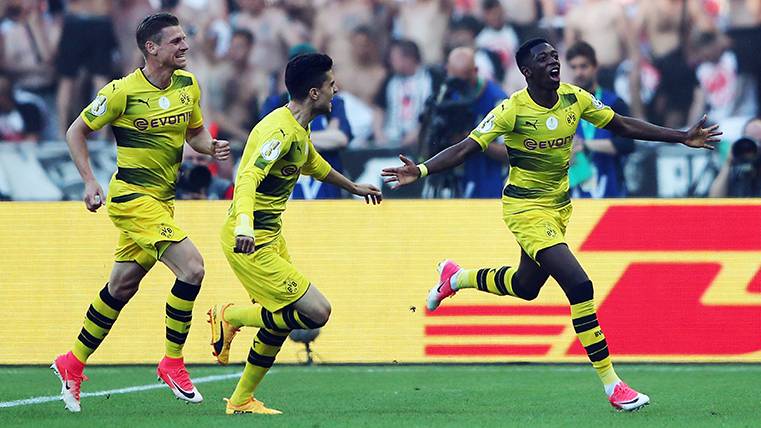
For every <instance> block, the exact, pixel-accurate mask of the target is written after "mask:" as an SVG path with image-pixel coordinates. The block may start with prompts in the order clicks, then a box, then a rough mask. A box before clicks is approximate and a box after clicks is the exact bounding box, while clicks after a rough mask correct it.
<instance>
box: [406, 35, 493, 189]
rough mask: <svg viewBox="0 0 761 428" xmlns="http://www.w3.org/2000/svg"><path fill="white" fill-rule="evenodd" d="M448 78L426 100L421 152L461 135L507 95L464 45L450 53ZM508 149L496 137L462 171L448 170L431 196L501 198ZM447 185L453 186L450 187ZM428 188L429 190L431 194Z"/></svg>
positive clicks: (445, 144)
mask: <svg viewBox="0 0 761 428" xmlns="http://www.w3.org/2000/svg"><path fill="white" fill-rule="evenodd" d="M446 71H447V78H446V81H445V82H444V83H443V84H442V85H441V87H440V88H439V90H438V91H436V92H435V93H434V95H433V96H432V97H431V98H430V99H429V100H428V102H427V103H426V111H425V113H424V115H423V132H422V138H421V139H420V142H421V144H422V147H421V148H420V149H421V150H420V152H421V153H422V154H424V155H428V156H433V155H435V154H436V153H438V152H440V151H442V150H444V149H446V148H447V147H449V146H450V145H452V144H454V143H456V142H458V141H460V140H461V139H462V138H463V136H465V135H467V133H468V132H469V131H470V130H471V129H473V128H474V127H475V126H476V125H477V124H478V123H479V122H480V121H481V120H483V118H484V117H485V116H486V114H488V113H489V111H491V109H493V108H494V106H496V105H497V104H499V103H500V102H501V101H502V100H504V99H505V98H507V95H506V94H505V92H504V91H503V90H502V88H500V87H499V85H497V84H496V83H494V82H493V81H491V80H485V79H481V78H479V77H478V69H477V67H476V63H475V52H474V51H473V49H471V48H467V47H460V48H455V49H453V50H452V52H450V54H449V57H448V58H447V65H446ZM506 163H507V151H506V149H505V147H504V145H503V144H501V143H500V142H494V143H492V144H491V145H490V146H489V148H488V150H487V151H486V153H485V155H484V154H481V153H479V154H476V155H474V156H471V157H470V158H468V159H467V160H466V161H465V164H464V171H463V174H462V177H455V176H452V175H449V176H447V175H442V176H441V179H440V180H439V181H438V182H433V181H432V182H431V185H432V186H433V187H434V188H433V189H431V190H430V191H424V195H425V196H454V197H465V198H499V197H501V195H502V186H501V185H502V183H503V182H504V179H505V165H506ZM443 189H448V191H446V192H445V191H444V190H443ZM426 194H427V195H426Z"/></svg>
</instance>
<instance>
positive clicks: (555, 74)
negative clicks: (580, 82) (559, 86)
mask: <svg viewBox="0 0 761 428" xmlns="http://www.w3.org/2000/svg"><path fill="white" fill-rule="evenodd" d="M549 75H550V79H552V80H555V81H559V80H560V66H557V65H556V66H553V67H551V68H550V70H549Z"/></svg>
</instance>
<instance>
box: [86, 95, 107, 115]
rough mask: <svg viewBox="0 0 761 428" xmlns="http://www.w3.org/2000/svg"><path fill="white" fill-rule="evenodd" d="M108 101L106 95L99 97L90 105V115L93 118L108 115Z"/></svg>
mask: <svg viewBox="0 0 761 428" xmlns="http://www.w3.org/2000/svg"><path fill="white" fill-rule="evenodd" d="M107 106H108V99H107V98H106V97H105V96H104V95H98V96H97V97H95V99H94V100H93V102H92V104H90V113H91V114H92V115H93V116H103V115H104V114H105V113H106V107H107Z"/></svg>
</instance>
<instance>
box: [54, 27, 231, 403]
mask: <svg viewBox="0 0 761 428" xmlns="http://www.w3.org/2000/svg"><path fill="white" fill-rule="evenodd" d="M136 38H137V44H138V47H139V48H140V50H141V51H142V52H143V55H144V56H145V67H143V68H140V69H137V70H135V71H134V72H133V73H131V74H129V75H127V76H125V77H123V78H121V79H118V80H114V81H112V82H110V83H108V84H107V85H106V86H105V87H104V88H103V89H101V90H100V92H99V93H98V96H97V97H96V98H95V100H94V101H93V102H92V103H91V104H90V105H89V106H88V107H86V108H85V110H84V111H82V114H81V115H80V116H79V117H78V118H77V119H76V120H75V121H74V123H72V125H71V126H70V127H69V130H68V131H67V133H66V142H67V143H68V145H69V150H70V152H71V156H72V158H73V159H74V162H75V164H76V165H77V169H78V170H79V173H80V175H81V176H82V179H83V180H84V182H85V196H84V201H85V205H86V206H87V209H88V210H90V211H92V212H95V211H97V210H98V208H100V207H101V205H103V203H104V202H105V204H106V206H107V208H108V215H109V217H110V218H111V221H112V222H113V223H114V225H115V226H116V228H117V229H118V230H119V243H118V247H117V248H116V251H115V263H114V266H113V268H112V270H111V276H110V278H109V280H108V282H107V283H106V285H105V287H103V289H102V290H100V292H99V293H98V294H97V295H96V296H95V299H94V300H93V302H92V304H91V305H90V307H89V308H88V309H87V313H86V314H85V320H84V325H83V327H82V330H81V331H80V333H79V336H78V337H77V339H76V341H75V342H74V346H73V348H72V349H71V350H70V351H69V352H68V353H66V354H64V355H60V356H58V357H57V358H56V359H55V361H54V362H53V365H52V366H51V368H52V369H53V370H54V372H55V373H56V375H58V377H59V378H60V380H61V382H62V384H63V385H62V388H61V395H62V397H63V401H64V403H65V404H66V408H67V409H68V410H70V411H72V412H79V411H80V402H79V396H80V387H81V384H82V381H83V380H86V379H87V378H86V377H85V376H84V374H83V370H84V367H85V364H86V363H87V359H88V357H89V356H90V355H91V354H92V353H93V352H95V350H96V349H97V348H98V346H99V345H100V344H101V343H102V342H103V339H105V338H106V335H107V334H108V332H109V331H110V330H111V327H112V326H113V325H114V322H116V318H117V317H118V316H119V312H120V311H121V310H122V308H123V307H124V305H125V304H126V303H127V302H128V301H129V300H130V298H132V296H133V295H134V294H135V293H136V292H137V289H138V286H139V285H140V281H141V280H142V279H143V277H145V275H146V273H148V271H149V270H150V269H151V268H152V267H153V265H154V264H155V263H156V261H157V260H160V261H161V262H162V263H164V264H165V265H166V266H167V267H168V268H169V269H170V270H171V271H172V272H173V273H174V274H175V275H176V277H177V279H176V281H175V282H174V286H173V287H172V289H171V292H170V293H169V296H168V297H167V301H166V338H165V347H166V354H165V356H164V358H163V359H162V360H161V361H160V362H159V364H158V368H157V374H158V376H159V378H160V379H161V380H163V381H164V382H165V383H166V384H167V385H168V386H169V388H170V389H171V390H172V392H173V393H174V395H175V396H176V397H177V398H178V399H181V400H185V401H188V402H191V403H200V402H201V401H202V400H203V397H202V396H201V394H200V393H199V392H198V390H197V389H196V388H195V387H194V386H193V383H192V381H191V380H190V377H189V375H188V372H187V370H186V369H185V364H184V362H183V357H182V348H183V346H184V344H185V339H186V338H187V336H188V331H189V329H190V322H191V317H192V310H193V302H194V301H195V299H196V296H197V295H198V292H199V290H200V288H201V281H202V280H203V277H204V268H203V259H202V258H201V254H200V253H199V252H198V249H196V247H195V246H194V245H193V243H192V242H191V241H190V239H188V237H187V235H186V234H185V232H183V230H182V229H181V228H180V227H179V226H178V225H177V224H176V223H175V221H174V196H175V182H176V181H177V171H178V169H179V167H180V162H181V160H182V148H183V145H184V144H185V141H187V142H188V143H189V144H190V145H191V146H192V147H193V148H194V149H195V150H196V151H198V152H201V153H206V154H209V155H213V156H214V157H215V158H216V159H219V160H224V159H227V158H228V157H229V155H230V147H229V143H228V142H226V141H221V140H214V139H212V138H211V135H210V134H209V132H208V131H207V130H206V128H204V126H203V118H202V116H201V107H200V104H199V101H200V98H201V92H200V88H199V86H198V81H197V80H196V78H195V76H193V74H191V73H189V72H187V71H184V70H183V68H184V67H185V65H186V63H187V58H186V56H185V54H186V53H187V50H188V44H187V42H186V37H185V33H184V32H183V30H182V28H181V27H180V24H179V21H178V19H177V18H176V17H175V16H173V15H171V14H168V13H157V14H155V15H151V16H148V17H146V18H145V19H143V21H142V22H141V23H140V25H139V26H138V28H137V34H136ZM109 123H110V124H111V129H113V132H114V136H115V137H116V153H117V161H116V163H117V170H116V173H115V174H114V175H113V177H112V178H111V183H110V184H109V190H108V199H105V198H104V196H103V189H101V187H100V185H98V182H97V181H96V180H95V178H94V176H93V172H92V169H91V168H90V162H89V156H88V151H87V142H86V139H87V136H88V135H89V134H90V133H91V132H93V131H96V130H98V129H101V128H102V127H103V126H105V125H107V124H109Z"/></svg>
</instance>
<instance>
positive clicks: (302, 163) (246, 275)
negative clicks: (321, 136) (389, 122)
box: [209, 53, 382, 414]
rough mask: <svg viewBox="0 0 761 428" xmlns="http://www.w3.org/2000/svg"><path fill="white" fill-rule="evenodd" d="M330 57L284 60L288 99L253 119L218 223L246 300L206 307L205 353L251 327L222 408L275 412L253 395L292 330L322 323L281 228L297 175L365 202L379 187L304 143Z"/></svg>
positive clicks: (317, 296) (323, 102)
mask: <svg viewBox="0 0 761 428" xmlns="http://www.w3.org/2000/svg"><path fill="white" fill-rule="evenodd" d="M332 68H333V60H332V59H331V58H330V57H329V56H327V55H324V54H319V53H309V54H303V55H299V56H297V57H295V58H293V59H292V60H290V61H289V62H288V64H287V66H286V69H285V86H286V88H287V89H288V95H289V96H290V101H289V102H288V104H286V105H285V106H283V107H280V108H278V109H276V110H274V111H273V112H272V113H270V114H268V115H267V116H266V117H265V118H264V119H262V121H261V122H259V123H258V124H257V125H256V126H255V127H254V129H253V130H252V131H251V134H250V135H249V137H248V142H247V143H246V148H245V150H244V151H243V158H242V159H241V162H240V168H239V170H238V176H237V179H236V185H235V196H234V198H233V203H232V206H231V207H230V211H229V215H228V217H227V222H226V223H225V225H224V227H223V228H222V234H221V242H222V250H223V251H224V253H225V256H226V257H227V261H228V262H229V263H230V267H232V269H233V272H235V275H236V276H237V277H238V279H239V280H240V282H241V284H243V287H244V288H245V289H246V291H247V292H248V294H249V297H250V298H251V300H252V302H254V304H253V305H244V306H231V305H230V304H224V305H215V306H213V307H212V308H211V309H210V310H209V322H210V323H211V336H212V339H211V345H212V353H213V354H214V355H215V356H216V357H217V361H218V362H219V363H220V364H227V363H228V361H229V352H230V344H231V343H232V340H233V337H234V336H235V333H236V332H237V331H238V330H239V329H240V328H241V327H258V328H259V331H258V333H257V334H256V337H255V338H254V343H253V344H252V345H251V349H250V351H249V353H248V360H247V362H246V367H245V369H244V370H243V375H242V376H241V378H240V381H238V385H237V387H236V388H235V391H234V392H233V394H232V396H231V397H230V398H229V399H225V400H226V401H227V405H226V409H225V412H226V413H227V414H236V413H260V414H279V413H281V412H280V411H278V410H274V409H269V408H267V407H265V406H264V404H263V403H262V402H260V401H258V400H256V399H255V398H254V396H253V394H254V391H255V390H256V387H257V386H258V385H259V383H260V382H261V381H262V378H263V377H264V375H265V374H266V373H267V371H268V370H269V368H270V367H272V364H273V363H274V362H275V357H276V356H277V353H278V352H279V351H280V347H281V346H282V345H283V342H284V341H285V339H286V338H287V337H288V333H289V332H290V331H291V330H293V329H314V328H319V327H322V326H323V325H325V323H326V322H327V321H328V317H329V316H330V303H329V302H328V300H327V299H326V298H325V296H323V295H322V293H320V291H319V290H318V289H317V287H315V286H314V284H311V283H310V282H309V280H308V279H307V278H306V277H305V276H304V275H303V274H302V273H301V272H299V270H298V269H296V267H295V266H294V265H293V264H292V263H291V258H290V256H289V255H288V249H287V248H286V244H285V240H284V239H283V235H282V233H281V227H282V220H281V214H282V213H283V211H285V204H286V202H287V201H288V197H289V196H290V195H291V192H293V188H294V186H295V185H296V181H298V179H299V175H300V174H306V175H309V176H312V177H314V178H315V179H317V180H320V181H323V182H325V183H330V184H333V185H335V186H338V187H340V188H342V189H344V190H346V191H348V192H350V193H352V194H354V195H358V196H363V197H364V198H365V201H366V202H367V203H370V202H372V203H373V205H375V204H377V203H380V202H381V199H382V195H381V192H380V190H379V189H378V188H376V187H375V186H372V185H366V184H356V183H354V182H352V181H350V180H349V179H347V178H346V177H344V176H343V175H341V174H340V173H339V172H337V171H336V170H334V169H333V168H331V167H330V164H328V163H327V162H326V161H325V160H324V159H323V158H322V156H320V154H319V153H317V151H316V150H315V148H314V145H313V144H312V142H311V140H310V136H309V134H310V129H309V122H311V121H312V119H314V118H315V117H316V116H318V115H321V114H328V113H330V110H331V105H332V104H331V101H332V99H333V96H334V95H335V93H336V92H337V88H336V82H335V79H334V76H333V71H332Z"/></svg>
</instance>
